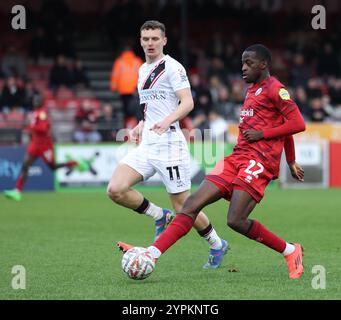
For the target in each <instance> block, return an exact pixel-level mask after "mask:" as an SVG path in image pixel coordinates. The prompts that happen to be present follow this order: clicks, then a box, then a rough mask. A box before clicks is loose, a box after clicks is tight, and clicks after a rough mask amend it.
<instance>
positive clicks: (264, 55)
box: [244, 44, 271, 64]
mask: <svg viewBox="0 0 341 320" xmlns="http://www.w3.org/2000/svg"><path fill="white" fill-rule="evenodd" d="M244 51H253V52H256V55H257V57H258V58H260V59H262V60H265V61H267V62H268V63H269V64H270V63H271V52H270V50H269V49H268V48H267V47H266V46H264V45H262V44H253V45H252V46H250V47H247V48H246V49H245V50H244Z"/></svg>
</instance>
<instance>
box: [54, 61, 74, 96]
mask: <svg viewBox="0 0 341 320" xmlns="http://www.w3.org/2000/svg"><path fill="white" fill-rule="evenodd" d="M61 85H64V86H66V87H68V86H70V85H71V73H70V70H69V68H68V66H67V62H66V59H65V57H64V56H63V55H59V56H57V58H56V61H55V64H54V65H53V67H52V68H51V70H50V87H51V88H52V89H54V90H55V89H58V87H59V86H61Z"/></svg>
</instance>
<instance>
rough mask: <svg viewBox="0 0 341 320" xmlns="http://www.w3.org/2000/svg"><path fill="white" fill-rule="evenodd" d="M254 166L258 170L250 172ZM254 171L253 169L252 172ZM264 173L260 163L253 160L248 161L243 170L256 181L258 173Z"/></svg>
mask: <svg viewBox="0 0 341 320" xmlns="http://www.w3.org/2000/svg"><path fill="white" fill-rule="evenodd" d="M254 166H257V167H258V168H259V169H258V170H255V171H251V169H252V168H253V167H254ZM254 169H256V168H253V170H254ZM263 171H264V167H263V165H262V164H261V163H259V162H256V161H255V160H250V165H249V166H248V167H247V168H246V169H245V170H244V172H246V173H247V174H251V175H253V176H254V177H255V178H257V179H258V177H259V176H258V175H259V174H260V173H262V172H263Z"/></svg>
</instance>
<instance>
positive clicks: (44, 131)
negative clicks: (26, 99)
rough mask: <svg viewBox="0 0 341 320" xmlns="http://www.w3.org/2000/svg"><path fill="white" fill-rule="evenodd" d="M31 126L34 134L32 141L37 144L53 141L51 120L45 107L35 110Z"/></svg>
mask: <svg viewBox="0 0 341 320" xmlns="http://www.w3.org/2000/svg"><path fill="white" fill-rule="evenodd" d="M29 128H30V130H31V134H32V140H31V143H34V144H37V145H43V144H50V143H52V138H51V136H50V121H49V119H48V114H47V111H46V109H45V108H39V109H36V110H34V111H33V113H32V118H31V121H30V124H29Z"/></svg>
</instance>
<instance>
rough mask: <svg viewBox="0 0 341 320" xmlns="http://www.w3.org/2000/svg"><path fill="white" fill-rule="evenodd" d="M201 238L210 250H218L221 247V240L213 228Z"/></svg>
mask: <svg viewBox="0 0 341 320" xmlns="http://www.w3.org/2000/svg"><path fill="white" fill-rule="evenodd" d="M202 237H203V238H204V239H205V240H206V241H207V242H208V243H209V245H210V249H214V250H219V249H221V247H222V246H223V244H222V242H221V239H220V237H219V236H218V235H217V232H216V231H215V230H214V228H212V230H211V231H210V232H209V233H208V234H206V235H204V236H202Z"/></svg>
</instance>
